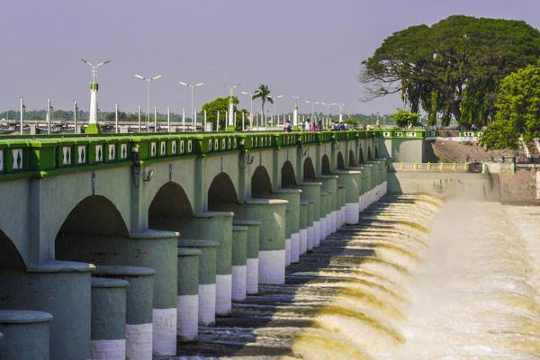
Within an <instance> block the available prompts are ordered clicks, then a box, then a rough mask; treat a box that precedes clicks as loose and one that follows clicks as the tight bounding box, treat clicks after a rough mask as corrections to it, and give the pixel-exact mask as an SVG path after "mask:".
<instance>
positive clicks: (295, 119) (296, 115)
mask: <svg viewBox="0 0 540 360" xmlns="http://www.w3.org/2000/svg"><path fill="white" fill-rule="evenodd" d="M291 99H293V100H294V108H293V126H298V100H300V96H291Z"/></svg>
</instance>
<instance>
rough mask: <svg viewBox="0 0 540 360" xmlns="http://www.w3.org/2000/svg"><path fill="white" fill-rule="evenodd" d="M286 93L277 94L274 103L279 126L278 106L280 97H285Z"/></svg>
mask: <svg viewBox="0 0 540 360" xmlns="http://www.w3.org/2000/svg"><path fill="white" fill-rule="evenodd" d="M284 96H285V95H283V94H281V95H276V96H275V97H274V104H273V108H274V112H275V113H276V115H277V125H278V126H279V108H278V104H277V103H278V99H281V98H283V97H284Z"/></svg>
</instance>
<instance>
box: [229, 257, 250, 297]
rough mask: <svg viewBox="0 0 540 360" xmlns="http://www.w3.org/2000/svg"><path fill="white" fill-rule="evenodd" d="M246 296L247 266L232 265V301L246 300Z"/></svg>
mask: <svg viewBox="0 0 540 360" xmlns="http://www.w3.org/2000/svg"><path fill="white" fill-rule="evenodd" d="M246 294H247V266H246V265H233V267H232V299H233V300H234V301H243V300H246Z"/></svg>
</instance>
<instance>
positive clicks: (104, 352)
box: [90, 339, 126, 360]
mask: <svg viewBox="0 0 540 360" xmlns="http://www.w3.org/2000/svg"><path fill="white" fill-rule="evenodd" d="M90 357H91V359H92V360H125V359H126V340H124V339H118V340H92V342H91V343H90Z"/></svg>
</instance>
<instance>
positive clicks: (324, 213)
mask: <svg viewBox="0 0 540 360" xmlns="http://www.w3.org/2000/svg"><path fill="white" fill-rule="evenodd" d="M329 198H330V194H329V193H327V192H326V191H321V206H320V210H319V214H320V216H321V219H320V223H321V232H320V233H319V236H318V237H317V241H316V242H315V247H318V246H319V245H320V244H321V241H322V240H324V239H326V237H327V236H328V234H329V233H328V228H329V221H328V215H329V206H328V205H329V204H328V203H329Z"/></svg>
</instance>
